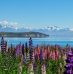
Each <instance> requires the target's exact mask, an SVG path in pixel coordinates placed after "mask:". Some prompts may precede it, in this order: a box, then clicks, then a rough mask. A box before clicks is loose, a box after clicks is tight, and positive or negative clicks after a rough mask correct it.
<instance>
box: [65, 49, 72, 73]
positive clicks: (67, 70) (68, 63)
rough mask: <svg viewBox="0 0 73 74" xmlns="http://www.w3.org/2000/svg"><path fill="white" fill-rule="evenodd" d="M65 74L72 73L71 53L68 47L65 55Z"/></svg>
mask: <svg viewBox="0 0 73 74" xmlns="http://www.w3.org/2000/svg"><path fill="white" fill-rule="evenodd" d="M66 63H67V64H66V71H65V73H66V74H73V53H72V51H71V49H70V51H69V52H68V55H67V59H66Z"/></svg>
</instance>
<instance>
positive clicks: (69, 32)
mask: <svg viewBox="0 0 73 74" xmlns="http://www.w3.org/2000/svg"><path fill="white" fill-rule="evenodd" d="M29 31H31V32H41V33H45V34H48V35H50V36H66V37H69V36H71V37H72V36H73V29H70V28H60V27H58V26H48V27H44V28H41V29H32V28H29V27H24V25H19V24H18V23H16V22H8V21H5V20H3V21H0V32H29Z"/></svg>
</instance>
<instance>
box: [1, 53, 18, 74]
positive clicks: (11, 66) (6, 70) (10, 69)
mask: <svg viewBox="0 0 73 74" xmlns="http://www.w3.org/2000/svg"><path fill="white" fill-rule="evenodd" d="M17 69H18V60H17V59H16V58H15V57H13V56H11V55H9V54H8V53H5V54H1V53H0V74H17Z"/></svg>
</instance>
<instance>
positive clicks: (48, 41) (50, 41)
mask: <svg viewBox="0 0 73 74" xmlns="http://www.w3.org/2000/svg"><path fill="white" fill-rule="evenodd" d="M5 40H6V41H7V43H8V45H9V46H10V44H13V45H14V46H15V45H17V44H19V43H20V42H21V44H25V42H27V43H28V42H29V38H5ZM32 41H33V46H36V45H37V44H38V45H55V44H57V45H60V46H66V45H67V44H69V45H71V46H73V38H67V37H65V38H64V37H63V38H62V37H61V38H60V37H49V38H32Z"/></svg>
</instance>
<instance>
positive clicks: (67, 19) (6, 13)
mask: <svg viewBox="0 0 73 74" xmlns="http://www.w3.org/2000/svg"><path fill="white" fill-rule="evenodd" d="M1 20H8V21H12V22H18V23H19V24H20V25H22V24H23V25H24V26H25V27H26V26H28V27H34V28H35V27H40V28H41V27H45V26H54V25H56V26H59V27H71V28H72V27H73V0H0V21H1Z"/></svg>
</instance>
